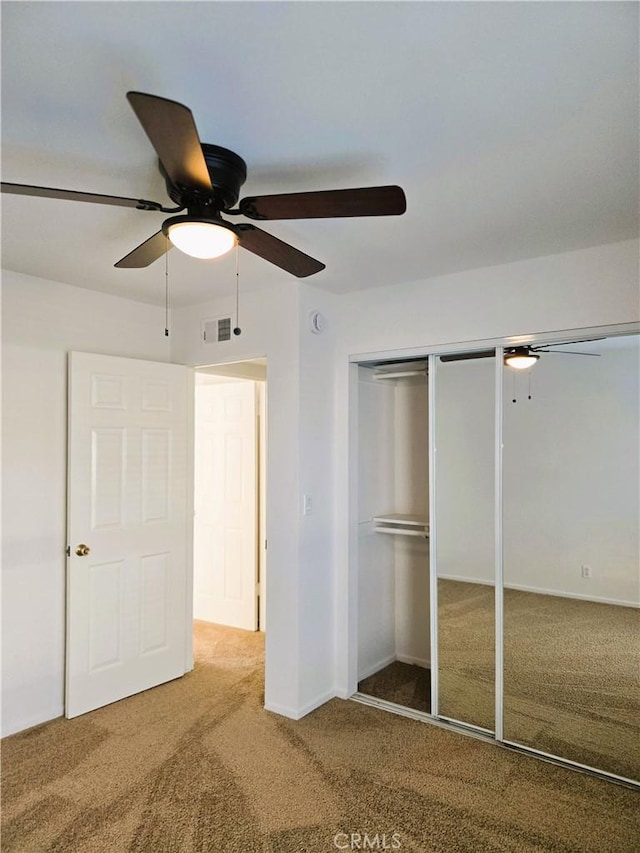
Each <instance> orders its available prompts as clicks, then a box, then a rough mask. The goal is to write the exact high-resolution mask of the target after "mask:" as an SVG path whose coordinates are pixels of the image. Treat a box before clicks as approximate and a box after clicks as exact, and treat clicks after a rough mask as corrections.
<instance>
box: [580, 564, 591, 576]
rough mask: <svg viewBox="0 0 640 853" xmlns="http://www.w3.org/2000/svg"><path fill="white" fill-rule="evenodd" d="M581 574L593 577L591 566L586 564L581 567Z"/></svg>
mask: <svg viewBox="0 0 640 853" xmlns="http://www.w3.org/2000/svg"><path fill="white" fill-rule="evenodd" d="M580 574H581V575H582V577H583V578H585V579H586V578H590V577H591V566H585V565H584V564H583V565H582V566H581V567H580Z"/></svg>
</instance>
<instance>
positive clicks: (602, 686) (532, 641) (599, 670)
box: [504, 590, 640, 780]
mask: <svg viewBox="0 0 640 853" xmlns="http://www.w3.org/2000/svg"><path fill="white" fill-rule="evenodd" d="M504 613H505V618H504V662H505V671H504V695H505V708H504V713H505V718H504V735H505V738H506V739H507V740H510V741H515V742H517V743H522V744H525V745H527V746H532V747H534V748H535V749H539V750H541V751H542V752H548V753H551V754H553V755H562V756H563V757H565V758H569V759H571V760H572V761H578V762H580V763H581V764H586V765H589V766H591V767H597V768H599V769H601V770H607V771H608V772H610V773H617V774H618V775H621V776H626V777H628V778H631V779H638V780H640V663H639V661H640V611H639V610H637V609H635V608H632V607H621V606H619V605H614V604H600V603H598V602H594V601H580V600H577V599H573V598H560V597H559V596H553V595H538V594H536V593H531V592H520V591H517V590H505V610H504Z"/></svg>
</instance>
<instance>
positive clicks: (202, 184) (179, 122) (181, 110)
mask: <svg viewBox="0 0 640 853" xmlns="http://www.w3.org/2000/svg"><path fill="white" fill-rule="evenodd" d="M127 100H128V101H129V103H130V104H131V107H132V108H133V111H134V113H135V114H136V116H137V118H138V121H139V122H140V124H141V125H142V127H143V128H144V131H145V133H146V134H147V136H148V137H149V141H150V142H151V144H152V145H153V147H154V148H155V150H156V154H157V155H158V158H159V159H160V162H161V163H162V165H163V167H164V170H165V172H166V173H167V175H168V176H169V180H170V181H171V182H172V183H173V184H175V185H176V186H180V187H186V188H187V189H195V190H201V191H203V192H211V178H210V177H209V172H208V170H207V164H206V163H205V160H204V155H203V153H202V146H201V145H200V137H199V136H198V131H197V129H196V124H195V121H194V120H193V115H192V113H191V110H190V109H189V108H188V107H185V106H184V105H183V104H179V103H178V102H177V101H170V100H168V99H167V98H160V97H158V96H157V95H146V94H145V93H144V92H127Z"/></svg>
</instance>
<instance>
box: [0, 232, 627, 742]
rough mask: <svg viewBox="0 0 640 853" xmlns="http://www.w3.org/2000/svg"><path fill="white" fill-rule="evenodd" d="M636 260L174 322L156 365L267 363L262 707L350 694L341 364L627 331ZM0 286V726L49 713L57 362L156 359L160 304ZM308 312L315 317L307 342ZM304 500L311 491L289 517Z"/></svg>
mask: <svg viewBox="0 0 640 853" xmlns="http://www.w3.org/2000/svg"><path fill="white" fill-rule="evenodd" d="M637 259H638V244H637V241H628V242H625V243H618V244H613V245H608V246H601V247H595V248H592V249H586V250H583V251H579V252H570V253H567V254H562V255H553V256H550V257H547V258H537V259H534V260H531V261H523V262H519V263H513V264H505V265H503V266H499V267H492V268H489V269H484V270H475V271H470V272H465V273H459V274H456V275H451V276H443V277H440V278H436V279H431V280H428V281H421V282H415V283H413V284H408V285H402V286H394V287H387V288H380V289H375V290H368V291H360V292H357V293H354V294H350V295H347V296H344V297H335V296H332V295H331V294H328V293H324V292H322V291H320V290H317V289H316V288H314V287H312V286H310V285H308V284H306V283H298V282H295V281H292V280H291V279H290V278H287V280H286V281H284V280H283V284H282V285H281V286H278V287H274V288H270V289H268V290H266V292H264V293H262V294H247V295H244V296H242V295H241V308H242V311H243V314H242V320H241V326H242V329H243V333H242V335H241V336H240V337H238V338H234V339H233V340H232V341H230V342H228V343H226V344H211V345H206V344H204V343H203V342H202V340H201V337H200V321H201V319H203V318H208V317H211V316H218V315H220V314H223V313H226V312H231V313H233V309H234V300H233V298H232V297H230V298H229V299H226V300H217V301H215V302H212V303H207V304H204V305H201V306H193V307H190V308H185V309H182V310H181V311H176V312H174V315H173V317H172V337H171V357H172V358H171V360H172V361H176V362H179V363H185V364H193V365H195V364H207V363H209V364H211V363H215V362H219V361H232V360H242V359H250V358H256V357H261V356H267V357H268V361H269V365H268V368H269V451H268V452H269V460H268V462H269V489H270V491H269V495H268V497H267V502H268V507H269V510H268V511H269V513H270V515H269V519H268V522H267V524H268V536H269V567H270V572H269V576H268V590H267V598H268V601H269V602H270V607H271V608H275V609H273V613H270V618H271V617H273V618H272V621H270V624H269V631H268V632H267V661H266V667H267V704H268V705H270V706H271V707H273V708H274V710H281V711H283V712H284V713H288V714H289V715H294V716H295V715H299V714H300V713H302V712H304V710H306V709H308V708H310V707H312V706H313V705H314V704H317V703H318V702H320V701H322V699H323V698H326V697H327V696H328V695H331V693H332V692H334V691H335V692H337V693H338V694H339V695H343V696H346V695H349V693H350V692H352V691H353V690H354V689H355V682H356V679H357V673H356V668H355V661H356V653H355V650H357V619H356V616H355V613H354V612H353V611H354V608H355V607H357V596H356V595H355V590H354V588H353V583H352V578H351V577H350V575H349V564H348V555H349V550H350V548H352V547H353V546H352V543H351V541H350V538H349V534H350V526H349V518H350V516H349V511H350V507H351V506H352V501H350V495H349V486H348V480H349V478H348V472H349V467H350V460H349V454H348V448H349V436H350V415H349V399H350V388H349V375H350V371H349V363H348V360H349V356H350V355H352V354H358V353H371V352H378V351H385V350H394V349H401V348H402V349H410V348H421V347H426V346H432V345H441V344H446V343H454V342H465V341H471V340H476V339H483V338H493V337H501V336H505V335H514V334H526V333H531V332H540V331H547V330H559V329H574V328H580V327H589V326H595V325H606V324H614V323H628V322H631V321H637V320H638V270H637ZM4 286H5V291H6V294H7V295H5V299H4V314H5V316H4V318H3V320H4V325H5V330H6V332H5V335H6V338H5V364H4V372H5V409H4V412H5V421H6V426H5V431H6V432H7V435H6V436H5V439H6V444H5V465H8V472H7V474H6V486H5V489H6V491H5V500H4V512H5V524H4V538H5V548H6V552H5V553H6V556H5V566H4V568H3V580H4V581H5V586H4V591H3V605H4V607H5V613H6V615H5V624H4V626H3V627H4V635H5V644H4V649H3V652H4V669H5V688H6V694H5V697H4V703H5V714H6V720H7V723H8V726H9V727H8V728H7V730H15V729H16V728H18V727H20V726H24V725H29V724H33V723H35V722H38V721H40V720H43V719H46V718H48V717H51V716H55V715H57V714H59V713H60V712H61V709H62V665H63V659H62V650H63V637H64V632H63V578H64V545H65V542H64V441H65V430H64V409H65V390H64V377H65V365H64V352H65V351H66V350H67V349H69V348H78V349H87V350H91V351H94V352H105V353H110V354H117V355H125V356H126V355H132V356H140V357H145V358H152V359H163V358H166V355H167V341H166V340H165V339H164V337H163V330H164V318H163V312H162V310H161V309H155V308H150V307H148V306H143V305H137V304H136V303H133V302H129V301H125V302H124V303H122V302H120V301H119V300H117V299H114V298H112V297H108V296H104V295H100V294H96V293H91V292H89V291H86V290H79V289H76V288H69V287H66V286H64V285H59V284H55V283H52V282H42V281H39V280H35V279H29V278H27V277H24V276H19V275H16V274H12V273H5V276H4ZM312 305H313V307H314V308H318V309H320V310H322V311H323V313H325V314H326V315H327V317H328V319H329V332H328V333H327V334H325V335H320V336H317V337H315V336H314V337H313V338H312V337H311V333H310V332H308V330H307V326H306V323H307V317H308V311H309V309H310V307H311V306H312ZM122 306H124V309H123V307H122ZM25 377H26V379H25ZM43 409H44V415H42V410H43ZM305 490H306V492H308V493H310V494H311V495H312V496H313V497H314V498H316V499H315V504H314V514H312V515H311V516H308V517H306V518H304V519H303V518H302V514H301V505H302V500H301V498H302V494H304V493H305ZM316 496H318V497H316ZM316 509H317V510H318V512H316ZM332 532H333V536H332V535H331V534H332ZM334 652H335V667H334V666H333V665H332V664H333V656H334ZM307 665H308V671H307V672H305V674H304V676H303V675H302V671H303V670H304V669H305V668H306V667H307Z"/></svg>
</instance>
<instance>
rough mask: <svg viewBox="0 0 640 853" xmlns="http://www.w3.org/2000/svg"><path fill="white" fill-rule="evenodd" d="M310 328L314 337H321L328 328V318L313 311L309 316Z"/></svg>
mask: <svg viewBox="0 0 640 853" xmlns="http://www.w3.org/2000/svg"><path fill="white" fill-rule="evenodd" d="M309 328H310V329H311V331H312V332H313V334H314V335H321V334H322V333H323V332H324V330H325V329H326V328H327V318H326V317H324V316H323V315H322V314H321V313H320V312H319V311H312V312H311V314H309Z"/></svg>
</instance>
